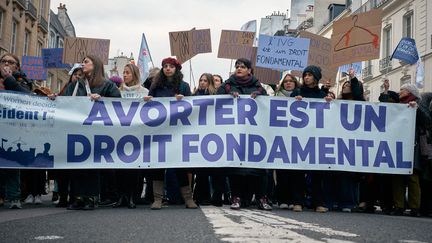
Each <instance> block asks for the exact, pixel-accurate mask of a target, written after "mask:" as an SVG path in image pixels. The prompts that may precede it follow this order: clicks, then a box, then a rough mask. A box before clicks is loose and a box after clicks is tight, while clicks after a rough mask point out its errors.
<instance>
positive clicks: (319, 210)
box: [315, 206, 328, 213]
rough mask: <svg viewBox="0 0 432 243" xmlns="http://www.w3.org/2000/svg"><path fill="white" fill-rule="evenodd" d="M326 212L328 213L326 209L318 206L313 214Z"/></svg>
mask: <svg viewBox="0 0 432 243" xmlns="http://www.w3.org/2000/svg"><path fill="white" fill-rule="evenodd" d="M327 211H328V208H326V207H323V206H318V207H316V208H315V212H317V213H327Z"/></svg>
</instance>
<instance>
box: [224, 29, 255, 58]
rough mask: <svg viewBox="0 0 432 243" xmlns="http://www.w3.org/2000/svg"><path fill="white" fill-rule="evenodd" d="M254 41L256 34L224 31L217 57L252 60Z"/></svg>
mask: <svg viewBox="0 0 432 243" xmlns="http://www.w3.org/2000/svg"><path fill="white" fill-rule="evenodd" d="M254 39H255V32H249V31H237V30H222V33H221V38H220V42H219V51H218V55H217V57H218V58H227V59H238V58H247V59H249V60H252V58H253V48H252V46H253V42H254Z"/></svg>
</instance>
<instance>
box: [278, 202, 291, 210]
mask: <svg viewBox="0 0 432 243" xmlns="http://www.w3.org/2000/svg"><path fill="white" fill-rule="evenodd" d="M279 208H280V209H289V206H288V204H286V203H282V204H281V205H279Z"/></svg>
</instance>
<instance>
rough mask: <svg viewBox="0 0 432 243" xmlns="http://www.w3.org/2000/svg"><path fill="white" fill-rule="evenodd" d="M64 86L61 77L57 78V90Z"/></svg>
mask: <svg viewBox="0 0 432 243" xmlns="http://www.w3.org/2000/svg"><path fill="white" fill-rule="evenodd" d="M62 87H63V82H62V81H61V80H60V79H58V80H57V92H60V90H61V89H62Z"/></svg>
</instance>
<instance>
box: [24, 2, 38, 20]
mask: <svg viewBox="0 0 432 243" xmlns="http://www.w3.org/2000/svg"><path fill="white" fill-rule="evenodd" d="M26 14H28V15H29V16H31V17H32V18H33V19H34V20H36V19H37V9H36V7H35V6H34V5H33V3H31V2H28V5H27V11H26Z"/></svg>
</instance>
